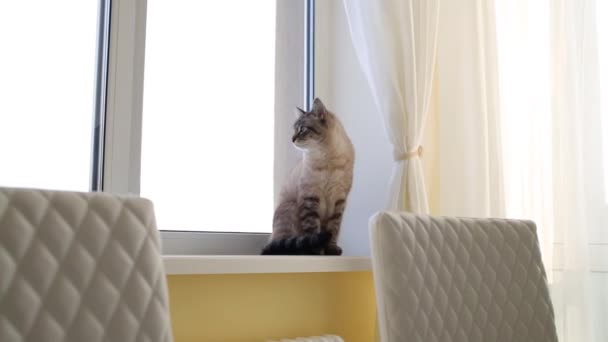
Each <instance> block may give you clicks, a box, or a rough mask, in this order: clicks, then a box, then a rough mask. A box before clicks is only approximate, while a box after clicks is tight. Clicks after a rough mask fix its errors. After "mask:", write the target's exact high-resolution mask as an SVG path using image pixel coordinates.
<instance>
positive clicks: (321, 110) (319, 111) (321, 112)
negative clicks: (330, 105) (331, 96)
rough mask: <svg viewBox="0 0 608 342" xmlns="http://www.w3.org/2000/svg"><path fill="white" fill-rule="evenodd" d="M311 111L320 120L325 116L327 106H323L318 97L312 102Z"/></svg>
mask: <svg viewBox="0 0 608 342" xmlns="http://www.w3.org/2000/svg"><path fill="white" fill-rule="evenodd" d="M312 112H313V113H314V114H315V115H316V116H317V117H319V119H321V120H323V119H325V117H326V116H327V108H325V105H324V104H323V102H321V100H320V99H319V98H318V97H317V98H316V99H315V101H314V102H313V103H312Z"/></svg>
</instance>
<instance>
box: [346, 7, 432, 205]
mask: <svg viewBox="0 0 608 342" xmlns="http://www.w3.org/2000/svg"><path fill="white" fill-rule="evenodd" d="M343 3H344V7H345V9H346V14H347V16H348V23H349V27H350V32H351V38H352V41H353V45H354V47H355V50H356V53H357V57H358V59H359V63H360V64H361V68H362V69H363V72H364V74H365V76H366V78H367V81H368V83H369V85H370V88H371V90H372V94H373V96H374V100H375V102H376V106H377V108H378V111H379V112H380V114H381V116H382V118H383V120H384V126H385V130H386V132H387V135H388V136H389V139H390V141H391V143H392V144H393V147H394V149H395V154H394V155H395V161H396V162H397V166H396V167H395V171H394V173H393V179H392V181H391V198H390V203H389V209H391V210H399V211H410V212H414V213H428V212H429V205H428V200H427V195H426V190H425V186H424V175H423V170H422V162H421V160H420V157H421V156H422V147H421V146H420V142H421V140H422V133H423V131H424V126H425V122H426V118H427V116H428V108H429V102H430V98H431V91H432V82H433V71H434V66H435V56H436V50H437V48H436V47H437V27H438V22H439V20H438V17H439V0H380V1H369V0H344V2H343Z"/></svg>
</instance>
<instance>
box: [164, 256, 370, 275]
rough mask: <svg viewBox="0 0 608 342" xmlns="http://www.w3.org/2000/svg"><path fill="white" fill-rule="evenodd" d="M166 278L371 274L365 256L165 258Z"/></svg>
mask: <svg viewBox="0 0 608 342" xmlns="http://www.w3.org/2000/svg"><path fill="white" fill-rule="evenodd" d="M163 261H164V263H165V270H166V272H167V274H168V275H177V274H251V273H310V272H361V271H371V269H372V266H371V260H370V259H369V258H368V257H348V256H340V257H336V256H261V255H165V256H163Z"/></svg>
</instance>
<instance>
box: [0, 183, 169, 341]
mask: <svg viewBox="0 0 608 342" xmlns="http://www.w3.org/2000/svg"><path fill="white" fill-rule="evenodd" d="M159 251H160V246H159V239H158V233H157V231H156V228H155V218H154V211H153V207H152V203H151V202H149V201H147V200H145V199H141V198H135V197H118V196H112V195H108V194H103V193H76V192H59V191H41V190H26V189H6V188H0V341H2V342H20V341H31V342H55V341H64V342H85V341H86V342H95V341H112V342H129V341H145V342H169V341H171V340H172V337H171V330H170V321H169V314H168V300H167V288H166V279H165V275H164V270H163V266H162V262H161V258H160V252H159Z"/></svg>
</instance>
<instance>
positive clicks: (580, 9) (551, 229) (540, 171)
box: [495, 0, 608, 342]
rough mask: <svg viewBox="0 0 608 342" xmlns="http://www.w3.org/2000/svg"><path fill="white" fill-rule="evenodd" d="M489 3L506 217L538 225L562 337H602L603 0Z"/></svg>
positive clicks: (574, 340)
mask: <svg viewBox="0 0 608 342" xmlns="http://www.w3.org/2000/svg"><path fill="white" fill-rule="evenodd" d="M495 1H496V18H497V21H496V27H497V42H498V44H497V45H498V57H499V58H498V60H499V63H498V65H499V68H498V69H499V79H500V83H499V88H500V100H501V126H502V134H503V136H502V140H503V150H504V165H505V168H504V180H505V203H506V208H505V210H506V215H507V216H510V217H523V218H531V219H534V220H535V221H536V222H537V223H538V224H539V227H540V228H541V229H540V238H541V243H542V248H543V257H544V258H545V262H546V264H547V265H551V261H553V267H552V268H553V271H554V274H553V279H552V281H551V288H552V294H553V299H554V306H555V311H556V321H557V325H558V331H559V333H560V341H562V342H579V341H597V342H599V341H606V340H608V333H607V330H606V327H605V324H598V322H599V321H600V320H601V319H604V320H605V317H603V316H602V310H605V303H606V302H608V297H607V295H608V287H606V286H603V285H602V284H607V283H608V280H607V279H604V278H602V277H606V273H605V271H606V270H603V271H602V270H598V269H594V268H593V267H592V265H594V264H596V265H599V264H598V262H600V260H599V258H601V255H602V251H601V250H600V249H597V250H594V249H595V248H596V245H595V243H594V241H595V242H597V243H599V244H600V245H601V242H602V241H601V239H600V237H601V236H602V234H605V232H606V230H608V222H607V221H606V213H607V212H608V204H606V197H605V194H604V189H605V186H604V179H603V174H604V170H603V168H604V165H605V164H604V162H603V159H604V158H605V153H604V152H603V147H602V136H607V135H608V132H607V131H606V130H605V129H603V128H602V117H601V115H602V111H601V106H600V99H601V98H602V97H608V93H606V90H607V89H604V90H603V93H602V91H601V88H600V82H599V77H598V75H600V59H598V42H599V40H598V34H597V33H598V25H597V24H598V22H597V21H596V13H595V12H596V5H597V4H598V3H601V2H602V1H604V0H538V1H528V0H495ZM607 15H608V13H605V16H604V17H606V16H607ZM607 33H608V32H607ZM601 63H603V64H605V65H606V66H608V60H605V61H604V60H603V61H601ZM602 231H603V232H604V233H602ZM552 257H553V258H552ZM593 258H597V259H598V260H595V261H594V260H593ZM600 264H601V263H600ZM602 272H604V273H602ZM602 302H603V303H604V304H603V303H602ZM598 305H599V306H598Z"/></svg>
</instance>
